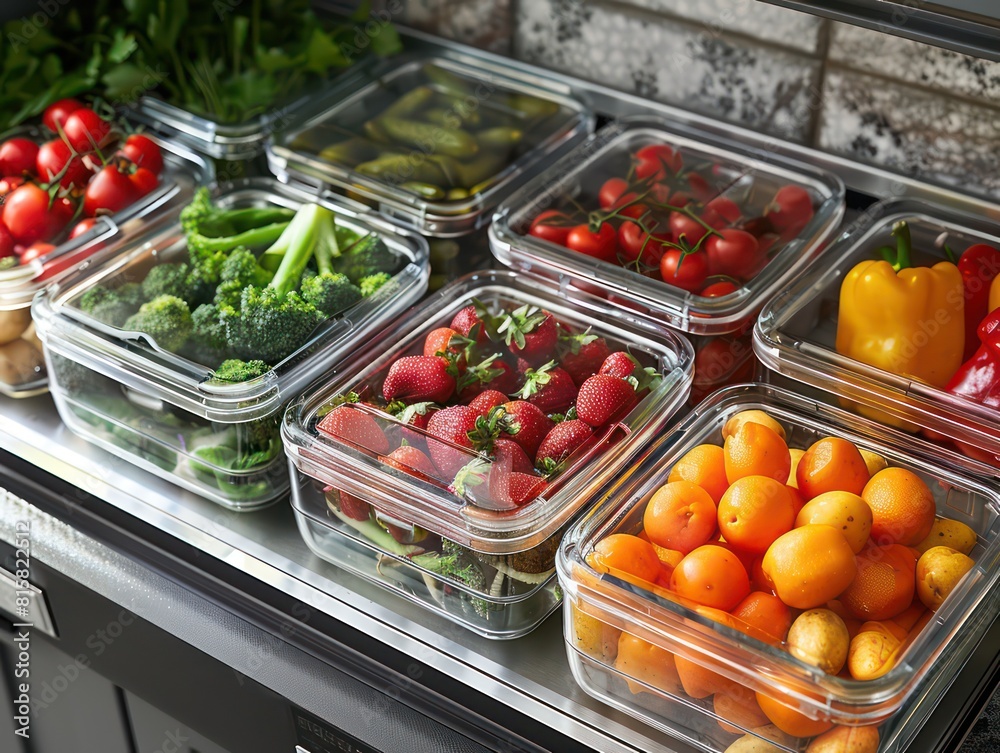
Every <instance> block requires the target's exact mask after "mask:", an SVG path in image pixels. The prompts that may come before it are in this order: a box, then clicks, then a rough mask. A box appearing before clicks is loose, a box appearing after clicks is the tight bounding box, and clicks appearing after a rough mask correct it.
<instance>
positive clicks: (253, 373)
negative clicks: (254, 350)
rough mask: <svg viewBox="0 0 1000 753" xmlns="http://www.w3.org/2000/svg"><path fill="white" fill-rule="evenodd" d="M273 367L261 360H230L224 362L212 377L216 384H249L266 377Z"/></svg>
mask: <svg viewBox="0 0 1000 753" xmlns="http://www.w3.org/2000/svg"><path fill="white" fill-rule="evenodd" d="M270 370H271V367H270V366H268V365H267V364H266V363H264V362H263V361H260V360H252V361H241V360H239V359H238V358H230V359H228V360H226V361H223V362H222V363H221V364H220V365H219V368H217V369H216V370H215V373H214V374H213V375H212V381H215V382H248V381H250V380H251V379H256V378H257V377H261V376H264V374H266V373H268V372H269V371H270Z"/></svg>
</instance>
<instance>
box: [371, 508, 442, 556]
mask: <svg viewBox="0 0 1000 753" xmlns="http://www.w3.org/2000/svg"><path fill="white" fill-rule="evenodd" d="M375 522H376V523H378V524H379V525H380V526H382V528H384V529H385V530H386V533H388V534H389V535H390V536H392V537H393V538H394V539H395V540H396V541H398V542H399V543H400V544H404V545H406V546H415V545H417V544H420V543H422V542H423V541H424V540H426V539H427V538H428V537H429V536H430V532H429V531H426V530H424V529H423V528H421V527H420V526H415V525H413V524H412V523H405V522H403V521H402V520H399V519H398V518H392V517H390V516H388V515H386V514H385V513H383V512H381V511H380V510H376V511H375ZM420 553H421V552H419V551H414V552H413V554H420Z"/></svg>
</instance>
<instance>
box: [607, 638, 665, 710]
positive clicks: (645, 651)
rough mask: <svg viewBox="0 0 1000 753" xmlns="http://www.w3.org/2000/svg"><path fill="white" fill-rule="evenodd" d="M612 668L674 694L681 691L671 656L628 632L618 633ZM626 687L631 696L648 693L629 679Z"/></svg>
mask: <svg viewBox="0 0 1000 753" xmlns="http://www.w3.org/2000/svg"><path fill="white" fill-rule="evenodd" d="M615 669H617V670H618V671H619V672H621V673H622V674H623V675H625V676H626V677H634V678H635V679H637V680H639V681H640V682H644V683H646V684H647V685H651V686H652V687H654V688H656V689H658V690H662V691H664V692H665V693H673V694H676V693H679V692H680V691H681V680H680V677H678V675H677V668H676V666H674V655H673V654H672V653H670V652H669V651H667V650H666V649H663V648H660V647H659V646H654V645H653V644H652V643H649V642H648V641H644V640H643V639H642V638H637V637H636V636H634V635H632V634H631V633H622V634H621V637H620V638H619V639H618V656H617V657H616V658H615ZM628 689H629V690H630V691H632V693H633V694H634V695H638V694H639V693H648V692H649V691H648V690H646V689H645V688H644V687H643V686H642V685H640V684H639V683H637V682H629V683H628Z"/></svg>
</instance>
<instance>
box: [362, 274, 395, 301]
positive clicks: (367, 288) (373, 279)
mask: <svg viewBox="0 0 1000 753" xmlns="http://www.w3.org/2000/svg"><path fill="white" fill-rule="evenodd" d="M391 279H392V275H390V274H389V273H388V272H379V273H378V274H375V275H368V276H367V277H362V278H361V279H360V280H358V287H359V288H360V289H361V295H362V296H364V297H365V298H367V297H368V296H370V295H373V294H374V293H375V291H376V290H378V289H379V288H381V287H382V286H383V285H385V284H386V283H387V282H389V280H391Z"/></svg>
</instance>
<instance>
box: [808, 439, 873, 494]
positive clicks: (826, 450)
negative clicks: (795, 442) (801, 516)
mask: <svg viewBox="0 0 1000 753" xmlns="http://www.w3.org/2000/svg"><path fill="white" fill-rule="evenodd" d="M795 480H796V481H797V482H798V487H799V491H800V492H802V496H803V497H805V498H806V500H810V499H812V498H813V497H816V496H819V495H820V494H823V493H824V492H851V493H852V494H859V495H860V494H861V490H862V489H864V488H865V484H866V483H868V466H867V465H866V464H865V459H864V458H863V457H861V453H860V452H859V451H858V448H857V447H855V446H854V445H853V444H852V443H851V442H848V441H847V440H846V439H841V438H840V437H826V438H825V439H821V440H819V441H818V442H814V443H813V445H812V446H811V447H810V448H809V449H808V450H806V453H805V455H803V456H802V459H801V460H800V461H799V466H798V468H797V469H796V471H795Z"/></svg>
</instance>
